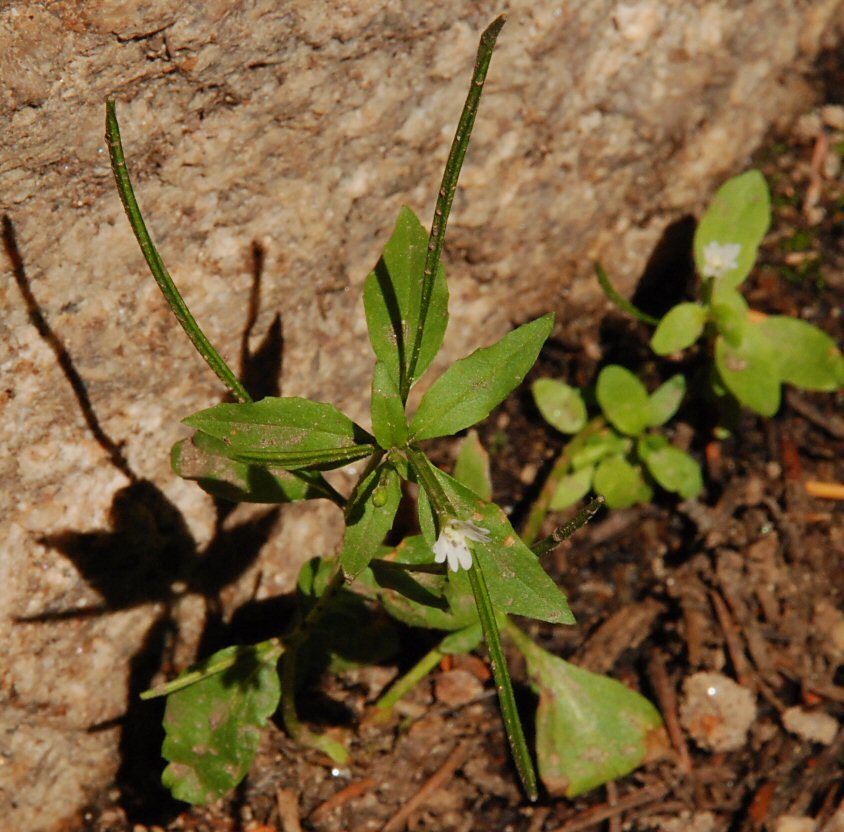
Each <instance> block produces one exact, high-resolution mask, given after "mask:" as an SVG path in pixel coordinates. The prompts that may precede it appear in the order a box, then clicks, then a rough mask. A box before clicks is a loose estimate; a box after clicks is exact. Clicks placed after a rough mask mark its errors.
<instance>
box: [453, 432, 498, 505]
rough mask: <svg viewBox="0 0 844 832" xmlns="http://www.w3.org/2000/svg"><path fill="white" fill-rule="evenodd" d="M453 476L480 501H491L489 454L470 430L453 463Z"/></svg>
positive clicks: (475, 433) (476, 434) (476, 435)
mask: <svg viewBox="0 0 844 832" xmlns="http://www.w3.org/2000/svg"><path fill="white" fill-rule="evenodd" d="M454 476H455V479H458V480H459V481H460V482H462V483H463V485H465V486H466V487H467V488H468V489H469V490H470V491H474V492H475V494H477V495H478V496H479V497H480V498H481V499H483V500H491V499H492V480H491V479H490V475H489V454H488V453H487V452H486V449H485V448H484V446H483V445H481V440H480V439H478V432H477V431H476V430H470V431H469V433H468V434H467V436H466V438H465V439H464V440H463V442H461V443H460V452H459V453H458V454H457V461H456V462H455V463H454Z"/></svg>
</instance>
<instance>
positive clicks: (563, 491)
mask: <svg viewBox="0 0 844 832" xmlns="http://www.w3.org/2000/svg"><path fill="white" fill-rule="evenodd" d="M685 393H686V380H685V377H684V376H682V375H680V374H677V375H675V376H672V377H671V378H670V379H668V381H666V382H665V383H664V384H662V385H661V386H660V387H659V388H657V389H656V390H655V391H654V392H653V393H651V394H650V395H649V394H648V391H647V390H646V389H645V386H644V384H642V382H641V381H640V380H639V379H638V378H637V377H636V376H635V375H634V374H633V373H631V372H630V371H629V370H626V369H625V368H624V367H620V366H618V365H616V364H611V365H609V366H607V367H604V368H603V369H602V370H601V372H600V373H599V375H598V380H597V383H596V385H595V389H594V398H595V400H596V402H597V404H598V406H599V407H600V410H601V415H598V416H595V417H594V418H592V419H591V420H590V419H589V417H588V411H587V405H586V401H585V398H584V395H583V392H582V391H580V390H578V389H577V388H575V387H570V386H569V385H568V384H565V383H564V382H562V381H558V380H555V379H548V378H543V379H539V380H538V381H536V382H534V384H533V397H534V400H535V401H536V405H537V407H538V408H539V411H540V413H541V414H542V416H543V418H544V419H545V421H546V422H548V424H550V425H551V426H553V427H555V428H556V429H557V430H559V431H560V432H561V433H565V434H575V436H574V438H573V439H572V440H571V441H570V442H569V443H568V444H567V445H566V447H565V448H564V449H563V452H562V454H561V455H560V457H559V458H558V460H557V462H556V463H555V465H554V468H553V469H552V473H551V475H550V476H549V479H548V480H547V481H546V485H545V489H544V493H545V494H547V495H548V496H547V506H544V504H543V501H542V500H539V501H537V503H536V504H535V505H534V508H533V512H532V514H531V515H530V517H529V519H528V523H527V526H526V533H527V534H528V535H531V534H534V533H538V531H539V526H540V525H541V523H542V520H543V519H544V511H543V508H546V509H550V510H552V511H559V510H561V509H564V508H568V507H569V506H570V505H572V504H574V503H576V502H577V501H578V500H580V499H582V498H583V497H584V496H585V495H586V494H587V493H589V491H590V490H594V491H596V492H598V493H599V494H601V495H602V496H603V497H604V498H605V499H606V502H607V505H608V506H609V507H610V508H625V507H627V506H632V505H636V504H637V503H647V502H650V500H651V498H652V497H653V483H656V484H658V485H659V486H661V487H662V488H664V489H665V490H666V491H670V492H672V493H676V494H678V495H679V496H680V497H682V498H683V499H691V498H693V497H697V496H698V494H700V492H701V491H702V490H703V477H702V475H701V470H700V466H699V465H698V464H697V462H696V461H695V460H694V459H693V458H692V457H691V456H690V455H689V454H687V453H686V452H685V451H682V450H680V448H677V447H675V446H674V445H672V444H671V443H670V442H669V440H668V439H667V438H666V437H665V436H664V435H663V434H662V433H661V432H660V431H659V428H660V427H662V426H663V425H665V424H666V423H667V422H668V421H669V420H670V419H671V418H672V416H674V414H675V413H676V412H677V409H678V408H679V407H680V404H681V402H682V400H683V397H684V395H685ZM590 398H591V397H590Z"/></svg>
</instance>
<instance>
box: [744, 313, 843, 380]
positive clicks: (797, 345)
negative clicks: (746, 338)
mask: <svg viewBox="0 0 844 832" xmlns="http://www.w3.org/2000/svg"><path fill="white" fill-rule="evenodd" d="M759 327H760V329H761V330H762V332H763V334H764V335H765V337H766V338H768V340H769V341H770V342H771V344H773V346H774V350H775V357H776V362H777V367H778V369H779V374H780V377H781V378H782V380H783V381H784V382H785V383H786V384H793V385H795V386H796V387H802V388H804V389H805V390H823V391H826V392H832V391H834V390H838V389H839V388H841V387H842V386H844V357H842V355H841V351H840V350H839V349H838V347H837V346H836V345H835V341H833V340H832V338H830V337H829V336H828V335H827V334H826V333H825V332H824V331H823V330H820V329H818V328H817V327H815V326H812V325H811V324H808V323H806V322H805V321H801V320H799V319H798V318H789V317H787V316H784V315H772V316H771V317H769V318H766V319H765V320H764V321H762V322H761V323H760V324H759Z"/></svg>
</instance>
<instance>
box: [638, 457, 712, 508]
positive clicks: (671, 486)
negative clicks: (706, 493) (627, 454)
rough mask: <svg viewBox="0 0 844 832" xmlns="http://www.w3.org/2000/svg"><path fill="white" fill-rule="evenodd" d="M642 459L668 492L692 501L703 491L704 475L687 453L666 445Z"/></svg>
mask: <svg viewBox="0 0 844 832" xmlns="http://www.w3.org/2000/svg"><path fill="white" fill-rule="evenodd" d="M642 459H643V461H644V463H645V465H646V466H647V469H648V471H650V474H651V476H652V477H653V478H654V479H655V480H656V481H657V482H658V483H659V484H660V485H661V486H662V487H663V488H664V489H665V490H666V491H671V492H673V493H674V494H679V495H680V496H681V497H682V498H683V499H684V500H691V499H694V498H695V497H697V496H699V495H700V493H701V492H702V491H703V474H702V472H701V469H700V465H698V463H697V461H696V460H695V459H693V458H692V457H691V456H689V454H687V453H686V452H685V451H681V450H680V449H679V448H675V447H674V446H673V445H668V444H666V445H665V447H662V448H658V449H656V450H653V451H651V452H650V453H648V454H646V455H642Z"/></svg>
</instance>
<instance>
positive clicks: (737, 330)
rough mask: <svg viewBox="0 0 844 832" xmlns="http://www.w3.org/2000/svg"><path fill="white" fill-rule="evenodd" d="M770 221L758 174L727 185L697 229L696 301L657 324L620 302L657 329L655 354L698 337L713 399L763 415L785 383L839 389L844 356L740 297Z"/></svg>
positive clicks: (808, 328) (809, 329)
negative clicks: (708, 367) (703, 346)
mask: <svg viewBox="0 0 844 832" xmlns="http://www.w3.org/2000/svg"><path fill="white" fill-rule="evenodd" d="M770 220H771V208H770V197H769V195H768V186H767V184H766V182H765V178H764V177H763V176H762V174H761V173H760V172H759V171H756V170H751V171H748V172H747V173H744V174H742V175H741V176H737V177H735V178H734V179H731V180H729V181H728V182H726V183H725V184H724V185H723V186H722V187H721V188H720V189H719V191H718V193H717V194H716V195H715V198H714V200H713V201H712V204H711V205H710V206H709V208H708V209H707V211H706V212H705V214H704V215H703V217H702V218H701V221H700V223H699V225H698V227H697V230H696V232H695V237H694V259H695V265H696V266H697V270H698V272H699V274H700V276H701V291H700V300H699V301H697V302H693V303H679V304H677V305H676V306H674V307H673V308H672V309H671V310H670V311H669V312H668V313H667V314H666V315H665V316H664V317H663V318H662V319H661V320H660V321H656V320H655V319H653V318H651V317H650V316H648V315H645V314H644V313H642V312H641V311H640V310H638V309H636V308H635V307H634V306H632V304H630V303H629V302H626V301H623V302H622V303H621V304H619V305H620V306H621V308H623V309H624V310H625V311H627V312H629V313H631V314H633V315H634V316H636V317H638V318H639V319H641V320H643V321H645V322H647V323H651V324H655V325H656V330H655V331H654V333H653V337H652V338H651V347H652V349H653V350H654V352H655V353H657V355H670V354H672V353H676V352H679V351H681V350H685V349H687V348H689V347H691V346H692V345H693V344H695V343H696V342H697V341H698V340H699V339H700V338H701V337H703V338H704V340H705V341H706V344H707V353H708V355H709V356H710V357H711V361H712V366H711V372H710V379H711V384H712V389H713V391H714V392H715V394H716V395H717V396H718V397H719V398H721V399H722V400H725V402H726V403H729V401H730V400H733V401H736V402H738V403H739V404H740V405H743V406H744V407H749V408H750V409H751V410H754V411H756V412H757V413H759V414H761V415H762V416H773V415H774V414H775V413H776V412H777V410H778V409H779V406H780V396H781V387H782V385H783V384H791V385H794V386H795V387H802V388H804V389H806V390H820V391H827V392H831V391H835V390H838V389H840V388H841V387H842V385H844V358H843V357H842V355H841V351H840V350H839V349H838V347H837V346H836V344H835V342H834V341H833V340H832V339H831V338H830V337H829V336H828V335H827V334H826V333H824V332H823V331H822V330H820V329H818V328H817V327H815V326H812V325H811V324H809V323H806V322H805V321H801V320H799V319H797V318H792V317H789V316H787V315H771V316H766V315H762V314H760V313H756V312H754V311H752V310H751V309H750V308H749V307H748V304H747V301H746V300H745V299H744V297H743V295H742V294H741V293H740V292H739V287H740V286H741V284H742V283H743V282H744V281H745V279H746V278H747V276H748V275H749V274H750V272H751V270H752V269H753V266H754V264H755V262H756V256H757V251H758V248H759V245H760V243H761V242H762V239H763V238H764V236H765V233H766V232H767V230H768V226H769V224H770ZM597 272H598V279H599V281H600V282H601V285H602V286H603V287H604V290H605V291H606V292H607V295H608V296H609V297H610V299H612V300H616V301H617V299H618V293H617V292H616V291H615V290H614V289H613V288H612V287H611V286H610V284H609V281H608V279H607V276H606V274H604V272H603V270H602V269H601V268H600V266H598V267H597Z"/></svg>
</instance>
